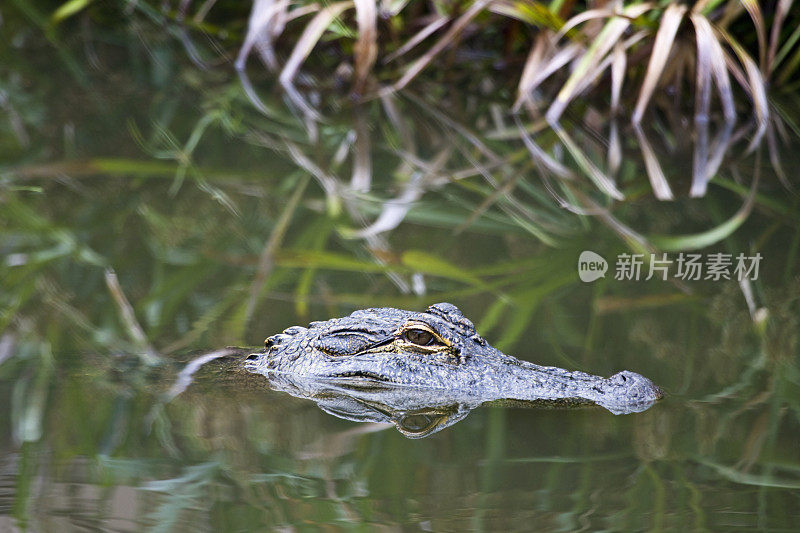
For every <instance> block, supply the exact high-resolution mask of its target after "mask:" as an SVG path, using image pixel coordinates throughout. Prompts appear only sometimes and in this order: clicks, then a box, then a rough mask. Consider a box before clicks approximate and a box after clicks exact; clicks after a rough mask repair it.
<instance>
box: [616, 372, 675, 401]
mask: <svg viewBox="0 0 800 533" xmlns="http://www.w3.org/2000/svg"><path fill="white" fill-rule="evenodd" d="M608 381H609V384H610V385H611V386H612V387H613V388H615V389H617V390H620V391H624V394H623V395H624V396H625V397H627V398H629V399H630V400H631V402H634V403H635V402H654V401H656V400H660V399H661V398H663V397H664V393H663V392H662V391H661V389H659V388H658V387H657V386H656V385H655V384H654V383H653V382H652V381H650V380H649V379H647V378H646V377H644V376H643V375H641V374H637V373H636V372H631V371H630V370H623V371H622V372H617V373H616V374H614V375H613V376H611V377H610V378H608Z"/></svg>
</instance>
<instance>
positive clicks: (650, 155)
mask: <svg viewBox="0 0 800 533" xmlns="http://www.w3.org/2000/svg"><path fill="white" fill-rule="evenodd" d="M633 131H634V132H635V133H636V138H637V139H638V141H639V148H640V149H641V150H642V158H643V159H644V164H645V167H646V168H647V177H648V178H650V186H651V187H652V188H653V195H655V197H656V198H658V199H659V200H672V199H674V198H675V196H674V195H673V194H672V189H670V187H669V182H667V178H666V176H664V171H663V170H662V169H661V165H660V164H659V162H658V157H656V154H655V152H654V151H653V148H652V146H650V142H649V141H648V140H647V136H646V135H645V133H644V131H643V130H642V128H641V127H640V126H639V124H638V123H635V124H634V126H633Z"/></svg>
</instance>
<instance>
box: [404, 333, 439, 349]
mask: <svg viewBox="0 0 800 533" xmlns="http://www.w3.org/2000/svg"><path fill="white" fill-rule="evenodd" d="M403 339H405V340H406V341H408V342H410V343H411V344H416V345H417V346H428V345H429V344H432V343H433V334H431V332H430V331H425V330H424V329H409V330H406V331H405V332H404V333H403Z"/></svg>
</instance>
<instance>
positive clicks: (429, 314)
mask: <svg viewBox="0 0 800 533" xmlns="http://www.w3.org/2000/svg"><path fill="white" fill-rule="evenodd" d="M245 369H246V370H248V371H250V372H254V373H257V374H261V375H264V376H266V377H267V378H268V379H270V383H271V386H273V388H277V389H281V390H285V391H287V392H290V393H292V394H293V395H296V396H303V397H311V398H316V400H317V401H318V403H319V399H320V398H322V399H324V398H329V397H330V396H331V394H333V393H336V394H340V395H341V392H342V387H346V388H347V389H348V390H349V391H351V392H350V393H348V394H349V396H350V397H352V396H353V391H362V392H363V391H367V392H369V391H373V392H376V391H377V392H376V394H373V395H372V398H373V400H374V398H375V397H380V398H383V399H384V403H386V402H385V399H386V398H387V397H389V398H391V402H393V406H394V407H393V408H395V410H396V411H397V405H398V402H399V404H404V403H405V404H408V405H406V407H409V405H410V406H411V407H409V408H407V409H402V408H401V409H400V410H399V412H401V413H408V412H414V409H417V410H419V408H420V405H422V404H421V403H420V402H422V403H425V402H429V403H430V402H433V403H434V404H436V405H440V406H453V405H455V406H462V407H463V408H457V410H458V411H459V412H462V411H463V412H464V415H463V416H466V413H468V412H469V409H471V408H473V407H475V406H478V405H481V404H484V403H488V402H495V401H498V400H505V401H522V402H537V403H542V402H545V403H552V404H554V405H569V406H572V405H583V404H596V405H599V406H602V407H604V408H606V409H607V410H609V411H610V412H612V413H614V414H626V413H633V412H639V411H643V410H645V409H647V408H649V407H650V406H651V405H653V403H655V401H656V400H658V399H660V398H661V397H662V396H663V394H662V392H661V390H660V389H659V388H658V387H657V386H656V385H654V384H653V382H651V381H650V380H649V379H647V378H645V377H644V376H641V375H640V374H637V373H635V372H630V371H627V370H624V371H622V372H618V373H616V374H614V375H613V376H611V377H609V378H603V377H600V376H595V375H592V374H587V373H585V372H578V371H569V370H565V369H562V368H557V367H552V366H541V365H537V364H534V363H531V362H527V361H522V360H519V359H517V358H516V357H512V356H510V355H506V354H504V353H502V352H501V351H499V350H497V349H496V348H494V347H492V346H491V345H490V344H489V343H488V342H486V340H484V339H483V337H481V336H480V335H479V334H478V333H477V332H476V331H475V326H474V325H473V324H472V322H471V321H470V320H469V319H467V318H466V317H465V316H464V315H463V314H462V313H461V311H460V310H459V309H458V308H457V307H456V306H454V305H453V304H450V303H438V304H434V305H431V306H430V307H428V308H427V309H426V310H425V311H424V312H421V313H419V312H413V311H405V310H401V309H393V308H373V309H364V310H360V311H355V312H354V313H352V314H351V315H349V316H346V317H342V318H334V319H331V320H327V321H323V322H312V323H311V324H310V325H309V326H308V327H301V326H292V327H290V328H287V329H286V330H284V331H283V332H282V333H279V334H277V335H273V336H271V337H269V338H268V339H267V340H266V341H265V347H264V349H263V350H262V351H259V352H256V353H252V354H250V355H249V356H248V357H247V360H246V361H245ZM387 391H390V393H387ZM356 399H357V401H360V402H361V404H362V405H367V404H368V403H369V401H366V403H365V401H363V398H361V399H358V398H356ZM409 402H410V403H409ZM373 403H374V402H373ZM401 407H402V405H401ZM433 407H435V405H434V406H433ZM378 411H380V410H378ZM463 416H460V417H457V418H458V419H460V418H463ZM390 418H391V417H390ZM389 421H394V419H391V420H389ZM448 425H449V424H448ZM398 428H399V426H398Z"/></svg>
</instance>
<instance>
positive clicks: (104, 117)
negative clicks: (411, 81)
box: [0, 10, 800, 531]
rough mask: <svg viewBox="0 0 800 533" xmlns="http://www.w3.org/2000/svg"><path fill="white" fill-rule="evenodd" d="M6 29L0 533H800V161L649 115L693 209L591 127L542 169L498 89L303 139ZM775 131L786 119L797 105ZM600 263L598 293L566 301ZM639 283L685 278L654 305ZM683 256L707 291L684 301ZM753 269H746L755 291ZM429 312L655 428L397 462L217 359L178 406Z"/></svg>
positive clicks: (185, 75) (382, 107) (589, 420)
mask: <svg viewBox="0 0 800 533" xmlns="http://www.w3.org/2000/svg"><path fill="white" fill-rule="evenodd" d="M3 15H4V16H5V17H6V19H5V20H6V22H5V24H6V25H7V27H8V28H9V30H10V34H11V35H12V37H13V39H12V40H11V41H9V42H8V43H6V44H4V45H3V50H2V54H3V55H2V56H0V58H2V59H3V66H2V67H0V74H2V76H0V81H1V82H2V86H0V95H2V96H3V104H4V105H3V108H2V109H3V112H4V113H5V117H0V118H2V120H3V121H4V123H3V124H2V126H0V232H1V233H0V259H2V263H1V264H0V530H2V531H5V530H9V531H14V530H31V531H53V530H69V531H71V530H78V529H100V530H123V531H127V530H141V529H153V530H165V531H172V530H192V531H194V530H213V531H218V530H260V529H266V528H281V529H287V530H294V529H296V530H306V529H311V530H314V529H322V528H327V527H334V528H338V527H341V528H347V529H363V530H372V529H373V528H377V527H381V528H384V529H410V530H416V529H422V530H430V531H463V530H467V529H475V530H502V531H505V530H582V529H588V530H598V529H607V530H640V529H680V530H686V529H716V530H734V529H745V530H751V529H771V530H791V529H794V528H796V527H797V524H798V523H799V522H800V356H799V355H798V353H799V352H800V347H798V339H799V338H800V337H799V336H798V331H800V278H798V274H800V271H799V270H798V246H799V244H800V231H799V230H798V228H799V227H800V210H798V198H797V194H796V192H794V191H795V190H796V188H797V185H796V176H797V173H798V168H800V167H798V159H797V153H798V149H799V148H800V141H799V140H798V138H797V137H796V136H792V135H794V134H793V133H791V131H790V132H789V134H788V135H787V140H786V141H784V142H781V143H780V149H779V151H778V152H776V154H775V158H773V159H772V160H770V157H769V156H770V154H769V150H768V149H767V146H766V144H765V145H763V146H762V148H761V150H760V151H759V150H755V151H753V152H750V153H746V150H745V149H746V147H747V145H748V142H749V140H750V139H751V138H752V135H753V132H754V130H753V128H752V125H748V123H747V118H746V117H743V118H742V119H741V120H740V123H739V124H738V125H737V128H739V129H737V130H736V131H737V133H736V134H734V136H733V139H732V140H731V141H730V145H728V144H726V143H727V142H728V141H726V140H725V135H722V133H723V132H724V128H721V127H720V126H719V124H718V123H713V122H712V128H711V131H710V134H709V138H708V139H707V141H708V142H709V146H710V148H709V151H710V152H711V156H708V154H706V155H705V156H703V155H702V154H701V155H700V156H698V149H697V146H698V143H700V144H702V139H703V134H698V133H697V132H695V131H694V130H691V128H690V127H688V126H687V127H686V129H682V128H681V127H677V128H673V129H669V128H667V126H666V124H667V123H669V122H670V121H669V120H666V119H664V120H663V121H662V120H661V118H660V117H657V116H654V117H653V118H652V124H651V125H652V126H653V127H652V129H648V131H647V132H646V133H645V135H647V136H649V137H647V139H649V143H651V144H652V145H653V146H651V148H652V153H653V154H655V156H656V157H657V160H658V164H659V165H660V166H661V169H662V171H663V172H664V175H665V178H666V180H667V182H668V187H669V189H670V192H671V195H672V196H674V200H671V201H660V200H657V199H656V198H655V194H656V193H654V190H656V189H657V187H656V185H655V184H654V180H653V174H652V173H650V174H649V173H648V168H649V169H650V170H651V171H652V166H651V167H648V162H649V163H651V164H652V159H650V160H648V159H647V158H648V157H650V156H649V155H648V151H647V150H646V149H645V148H643V145H642V141H641V139H642V138H641V136H637V135H636V134H634V132H632V130H630V128H629V127H627V126H626V125H625V124H622V123H621V124H619V125H615V126H613V128H617V127H618V128H620V130H621V132H622V135H617V133H612V132H611V131H610V130H609V123H607V122H603V121H602V120H599V119H597V117H594V118H593V115H592V113H591V112H588V113H587V119H586V121H575V123H573V124H569V126H568V127H566V128H565V129H564V130H563V131H561V132H560V134H559V132H553V131H552V130H549V129H544V130H542V129H541V128H540V127H538V126H536V127H534V126H533V125H532V124H533V123H529V122H527V121H526V120H522V122H521V127H522V128H523V129H527V130H529V131H531V132H534V133H535V135H533V137H532V140H533V142H535V143H537V146H540V147H541V150H542V151H543V152H544V153H545V154H547V156H548V157H542V156H541V154H539V152H537V151H536V149H535V148H534V149H531V147H530V146H526V144H525V142H523V140H522V139H521V133H520V129H519V128H518V126H517V125H516V122H515V121H514V118H513V117H512V116H511V115H509V114H505V113H504V112H502V109H504V108H503V107H500V109H501V111H498V106H507V104H508V102H509V98H508V94H507V91H506V88H505V85H504V83H503V81H502V80H499V81H497V80H495V82H494V85H493V86H491V87H489V88H488V89H487V87H486V83H483V84H480V83H478V82H475V83H465V84H463V85H460V86H459V87H458V88H459V90H460V91H461V93H460V94H461V96H462V97H463V98H459V99H452V101H451V100H447V102H448V103H447V104H442V103H441V102H443V101H445V100H443V99H440V98H443V95H442V94H438V93H437V92H435V91H431V90H430V88H429V87H427V86H424V85H418V86H416V88H415V87H411V88H410V89H409V90H408V91H406V92H404V93H400V94H397V95H394V96H392V97H387V99H384V100H382V101H380V100H375V101H370V102H367V103H364V104H361V105H355V104H353V103H352V102H349V100H348V99H347V98H346V97H344V98H343V97H342V95H341V94H339V95H338V96H336V95H333V96H329V98H331V99H332V100H331V101H334V100H333V99H334V98H338V99H336V100H335V102H336V104H335V105H334V104H331V106H330V107H329V108H326V109H325V111H326V112H325V120H323V121H322V122H320V123H318V124H317V125H316V127H315V128H312V130H313V131H310V130H309V128H308V124H306V123H304V122H303V120H302V118H300V117H298V116H297V114H293V113H292V111H291V109H290V108H289V107H287V105H286V104H285V102H284V100H283V97H282V94H281V92H280V91H279V90H277V89H275V88H272V84H273V83H274V80H270V79H268V78H267V79H259V80H256V86H257V87H258V89H259V90H260V91H262V92H261V97H262V98H263V101H264V103H265V104H266V105H267V107H268V113H267V114H266V115H264V114H262V113H259V112H258V111H257V110H256V109H255V108H254V107H253V103H252V102H251V101H250V100H249V99H248V98H247V97H246V96H245V94H244V93H243V91H242V89H241V85H240V82H239V80H238V78H236V76H235V75H234V74H233V73H232V70H231V69H229V68H227V67H218V68H212V69H211V70H208V71H202V70H200V69H199V68H198V67H197V66H195V65H193V64H191V63H189V62H188V61H187V60H186V52H185V50H184V49H183V48H181V47H180V46H179V43H178V42H177V41H172V40H170V38H169V37H168V36H159V35H158V32H157V31H155V30H153V28H152V27H150V26H147V25H146V24H145V23H144V22H143V21H141V20H139V19H137V18H135V17H133V18H131V22H130V24H131V25H132V26H136V25H137V24H141V25H142V26H141V27H139V26H136V27H132V28H129V31H130V34H126V33H125V32H121V33H117V34H101V35H99V36H98V35H93V36H92V37H91V38H89V37H85V36H84V37H83V39H85V41H84V42H83V44H86V43H89V44H91V45H92V46H90V47H88V48H86V49H84V48H82V43H81V41H80V39H78V38H77V37H75V36H72V37H70V36H63V37H59V38H55V37H54V38H53V39H51V44H46V43H44V42H38V41H37V40H36V38H35V35H36V34H35V33H34V30H33V29H32V28H33V27H34V24H33V23H32V22H30V20H35V17H32V16H31V17H32V18H30V20H29V19H27V18H24V17H23V16H22V15H20V14H19V13H17V11H15V10H9V12H4V13H3ZM137 32H139V33H138V35H139V36H140V37H141V36H142V35H144V36H146V37H147V39H142V40H138V39H137V38H134V37H135V36H136V35H137ZM142 32H144V33H142ZM148 32H151V33H148ZM159 39H163V40H159ZM55 50H58V51H59V52H58V53H57V52H56V51H55ZM490 85H491V84H490ZM446 90H447V91H454V90H455V89H453V88H452V87H450V88H448V89H446ZM442 91H445V89H442ZM337 94H338V93H337ZM326 97H327V96H326ZM455 100H458V101H455ZM498 102H499V103H498ZM780 105H781V109H782V110H783V113H784V115H785V116H787V117H790V118H791V117H795V118H794V119H792V120H796V117H797V112H796V110H797V109H799V108H800V106H798V105H797V102H793V101H791V100H790V99H789V100H782V101H781V102H780ZM498 113H499V115H498ZM498 116H499V118H498ZM613 128H612V129H613ZM789 130H791V128H789ZM687 131H688V132H690V133H691V134H687V133H686V132H687ZM706 133H708V132H706ZM615 135H616V138H617V141H618V142H619V143H620V144H619V146H618V148H619V149H620V156H621V162H619V163H618V164H617V163H615V161H617V160H618V159H619V158H615V157H612V155H611V153H612V152H613V150H611V149H610V148H613V147H615V146H617V145H615V142H617V141H614V140H613V139H614V138H615V137H614V136H615ZM737 135H739V136H738V137H737ZM565 136H566V137H565ZM723 145H724V146H723ZM720 146H723V148H726V149H725V150H722V151H721V152H715V150H717V149H719V148H720ZM715 153H721V154H722V156H721V157H722V159H721V161H722V162H721V163H720V167H719V170H718V171H717V172H712V175H713V176H714V177H713V179H712V180H711V181H710V182H709V183H707V184H705V183H701V182H702V180H700V182H698V179H697V177H696V175H693V170H692V169H693V168H695V169H696V168H697V166H698V161H700V162H701V163H702V164H701V165H700V166H701V167H702V166H703V165H711V166H713V165H714V164H716V163H713V162H712V163H709V161H713V160H714V159H715V156H714V154H715ZM532 154H533V155H532ZM537 154H539V155H538V156H537ZM581 157H584V159H581ZM703 157H706V159H703ZM698 158H699V159H698ZM586 161H589V162H591V164H589V165H587V163H586ZM553 162H558V163H559V164H562V165H563V166H565V167H566V168H568V169H569V176H567V175H565V174H564V173H563V172H562V171H561V170H558V169H555V167H552V168H551V167H549V166H548V164H551V163H553ZM776 162H778V163H780V167H781V168H782V169H783V174H784V175H785V177H784V180H783V181H782V180H781V175H780V172H778V171H776V170H775V168H776V167H775V163H776ZM592 167H596V168H594V170H593V168H592ZM547 169H550V170H547ZM595 170H597V172H600V173H601V174H604V175H610V176H612V177H613V180H614V183H615V188H618V189H619V190H620V191H621V193H622V194H623V195H624V197H625V199H624V200H622V201H620V202H612V201H610V200H609V199H608V196H607V195H605V194H603V193H602V192H600V191H601V190H602V183H603V182H602V181H601V182H600V184H598V182H597V179H596V178H597V175H598V174H597V172H595ZM593 177H594V178H593ZM756 178H757V181H755V180H756ZM787 183H788V184H789V185H788V187H787ZM706 185H707V192H706V193H705V194H704V195H702V196H699V197H690V191H695V192H696V191H697V190H699V189H696V188H693V187H699V188H700V189H702V188H703V187H704V186H706ZM660 190H661V191H662V193H663V189H660ZM695 196H698V195H696V194H695ZM564 206H567V207H569V208H565V207H564ZM576 206H579V207H580V209H578V208H577V207H576ZM576 211H577V212H576ZM587 250H591V251H593V252H595V253H597V254H599V255H600V256H602V257H603V258H605V260H607V261H608V263H609V265H608V270H607V272H606V273H605V277H602V278H599V279H596V280H594V281H590V282H584V281H581V279H580V277H579V271H578V263H579V257H580V255H581V252H583V251H587ZM637 253H640V254H643V256H644V259H645V261H644V262H643V264H642V265H641V267H640V268H641V272H640V273H639V274H638V276H634V274H635V272H633V271H630V270H625V268H624V264H625V263H624V261H625V257H626V255H625V254H628V256H630V254H637ZM651 253H653V254H655V256H654V258H655V259H656V260H658V259H663V258H662V256H661V254H662V253H666V254H667V260H670V261H672V263H671V265H670V270H668V271H666V272H662V271H660V270H658V269H655V270H653V275H652V276H649V274H650V270H651V268H652V267H654V266H658V264H657V263H655V262H647V258H649V257H650V254H651ZM690 253H691V254H700V258H699V261H700V262H701V263H703V265H704V268H705V269H706V270H704V271H703V272H702V274H701V276H700V277H701V278H707V277H710V278H711V279H700V280H694V279H680V278H681V277H683V278H687V276H685V275H683V276H681V275H679V274H680V271H679V270H678V261H679V258H680V257H681V254H684V256H683V258H684V259H685V258H686V257H687V256H686V254H690ZM713 254H730V255H729V256H723V257H718V258H717V259H718V260H719V259H721V260H725V259H726V258H727V259H729V260H730V264H729V265H727V266H725V265H723V266H725V268H724V269H723V270H725V271H726V272H727V274H728V277H730V278H731V279H725V277H724V276H723V277H721V278H720V279H713V278H715V277H717V276H714V275H713V274H711V275H709V271H708V264H709V263H710V262H713V261H714V259H713V257H712V256H713ZM739 254H742V255H743V256H744V258H752V257H756V254H760V255H761V261H760V263H759V271H758V275H755V273H754V272H753V271H751V272H750V273H749V274H747V275H745V276H743V277H744V278H745V279H744V281H743V282H741V283H740V282H738V281H737V274H738V271H737V270H736V266H737V256H738V255H739ZM717 262H718V263H719V261H717ZM621 265H622V266H621ZM623 274H625V275H623ZM662 275H663V276H666V280H664V279H662ZM626 277H627V278H628V279H624V278H626ZM636 277H638V278H639V279H635V278H636ZM648 277H650V279H646V278H648ZM691 277H692V276H688V278H691ZM620 278H623V279H620ZM630 278H633V279H630ZM440 301H449V302H452V303H454V304H456V305H458V306H459V307H460V308H461V309H462V311H463V312H464V314H465V315H466V316H468V317H470V318H471V319H472V320H473V322H475V324H476V327H477V329H478V331H479V332H480V333H481V334H482V335H483V336H484V337H485V338H486V339H487V340H489V341H490V342H491V343H492V344H493V345H494V346H496V347H498V348H499V349H501V350H503V351H505V352H507V353H511V354H513V355H515V356H517V357H519V358H522V359H527V360H531V361H535V362H537V363H541V364H548V365H557V366H561V367H565V368H570V369H580V370H584V371H587V372H591V373H594V374H600V375H604V376H608V375H611V374H613V373H614V372H617V371H619V370H622V369H629V370H633V371H635V372H639V373H641V374H643V375H645V376H647V377H649V378H650V379H652V380H653V381H654V382H655V383H657V384H658V385H659V386H661V387H662V388H663V389H664V390H665V392H666V398H665V399H664V400H662V401H660V402H659V403H657V404H656V405H655V406H653V407H652V408H650V409H649V410H647V411H644V412H642V413H634V414H630V415H624V416H614V415H612V414H611V413H609V412H607V411H605V410H603V409H600V408H580V409H535V408H524V407H521V406H516V407H507V406H506V407H503V406H488V407H482V408H478V409H476V410H474V411H473V412H471V413H469V415H468V416H466V417H465V418H464V419H463V420H461V421H460V422H458V423H455V424H453V425H452V426H450V427H446V428H444V429H442V430H441V431H438V432H435V433H433V434H432V435H430V436H429V437H427V438H422V439H410V438H406V437H405V436H404V435H403V434H401V432H398V431H397V430H396V429H395V427H393V426H392V425H389V424H379V423H374V422H367V423H356V422H352V421H348V420H344V419H342V418H337V417H335V416H333V415H331V414H328V413H327V412H324V411H323V410H321V409H320V408H319V407H318V406H317V405H316V404H315V403H314V402H312V401H310V400H305V399H300V398H295V397H293V396H291V395H289V394H286V393H283V392H278V391H271V390H269V389H268V388H267V387H266V386H265V383H264V381H263V380H261V379H259V378H258V376H251V377H248V376H246V375H242V374H240V373H236V372H232V371H231V370H230V361H227V360H226V361H220V360H217V361H213V362H211V363H209V364H207V365H206V366H204V367H203V368H201V369H200V370H199V371H198V372H197V373H196V374H195V376H194V381H193V382H192V384H191V385H189V386H188V388H187V389H186V390H185V391H183V392H181V393H179V394H175V393H174V391H173V392H170V391H171V390H172V389H171V387H173V384H174V383H175V382H176V380H177V377H178V373H179V371H180V370H181V369H182V368H183V367H184V365H185V363H186V362H188V361H189V360H191V359H192V358H193V357H195V356H197V355H199V354H203V353H207V352H210V351H213V350H217V349H220V348H223V347H225V346H229V345H234V346H259V345H260V344H261V343H262V342H263V339H264V338H265V337H267V336H269V335H271V334H273V333H276V332H279V331H281V330H282V329H284V328H286V327H287V326H290V325H293V324H306V323H308V322H309V321H310V320H324V319H327V318H330V317H335V316H342V315H344V314H348V313H350V312H351V311H353V310H354V309H358V308H363V307H368V306H393V307H401V308H406V309H415V310H422V309H424V308H425V307H426V306H427V305H429V304H432V303H435V302H440ZM409 423H426V422H425V420H423V421H421V422H420V420H412V421H409Z"/></svg>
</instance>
